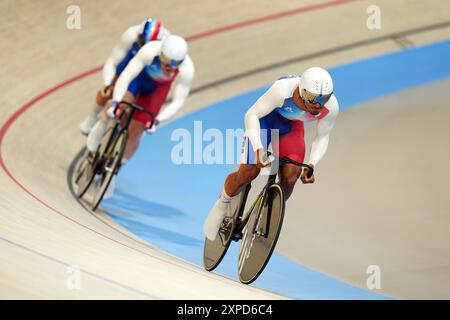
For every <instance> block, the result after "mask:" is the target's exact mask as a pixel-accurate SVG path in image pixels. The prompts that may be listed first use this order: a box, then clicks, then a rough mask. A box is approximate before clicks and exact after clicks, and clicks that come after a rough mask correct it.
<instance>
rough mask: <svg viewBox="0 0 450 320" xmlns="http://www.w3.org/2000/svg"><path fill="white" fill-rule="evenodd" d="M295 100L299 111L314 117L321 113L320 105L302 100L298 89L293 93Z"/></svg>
mask: <svg viewBox="0 0 450 320" xmlns="http://www.w3.org/2000/svg"><path fill="white" fill-rule="evenodd" d="M295 99H296V100H297V102H296V104H297V106H298V107H299V108H300V109H302V110H304V111H306V112H309V113H311V114H313V115H315V116H316V115H318V114H319V113H320V112H321V111H322V108H323V106H321V105H320V103H317V102H316V103H313V102H310V101H308V100H305V99H303V98H302V97H301V95H300V90H299V89H298V88H297V90H296V92H295Z"/></svg>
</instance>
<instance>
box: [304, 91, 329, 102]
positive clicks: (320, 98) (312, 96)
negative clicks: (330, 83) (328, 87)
mask: <svg viewBox="0 0 450 320" xmlns="http://www.w3.org/2000/svg"><path fill="white" fill-rule="evenodd" d="M332 94H333V93H330V94H316V93H312V92H309V91H308V90H306V89H303V90H302V93H301V96H302V98H303V100H306V101H308V102H310V103H318V104H320V105H321V106H323V105H325V103H327V102H328V100H330V98H331V95H332Z"/></svg>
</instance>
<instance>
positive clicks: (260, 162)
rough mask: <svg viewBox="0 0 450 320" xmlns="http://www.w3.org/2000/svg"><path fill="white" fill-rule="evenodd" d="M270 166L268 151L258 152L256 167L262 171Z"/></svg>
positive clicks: (260, 150) (261, 150) (261, 149)
mask: <svg viewBox="0 0 450 320" xmlns="http://www.w3.org/2000/svg"><path fill="white" fill-rule="evenodd" d="M269 164H270V161H269V159H268V158H267V155H266V151H265V150H264V149H263V148H260V149H258V150H256V167H257V168H259V169H262V168H264V167H267V166H268V165H269Z"/></svg>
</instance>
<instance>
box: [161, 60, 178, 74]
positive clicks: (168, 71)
mask: <svg viewBox="0 0 450 320" xmlns="http://www.w3.org/2000/svg"><path fill="white" fill-rule="evenodd" d="M161 68H162V69H163V71H164V73H165V74H172V73H173V72H174V71H175V70H176V69H177V68H172V67H171V66H170V64H166V63H162V62H161Z"/></svg>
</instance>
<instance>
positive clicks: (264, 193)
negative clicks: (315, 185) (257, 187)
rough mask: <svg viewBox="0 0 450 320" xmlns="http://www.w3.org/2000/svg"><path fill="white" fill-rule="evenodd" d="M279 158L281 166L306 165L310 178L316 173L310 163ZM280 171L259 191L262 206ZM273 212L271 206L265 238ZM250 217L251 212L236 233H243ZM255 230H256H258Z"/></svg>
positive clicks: (270, 176) (272, 175)
mask: <svg viewBox="0 0 450 320" xmlns="http://www.w3.org/2000/svg"><path fill="white" fill-rule="evenodd" d="M270 155H271V153H270V152H267V156H270ZM278 160H279V166H280V167H281V166H282V165H285V164H294V165H297V166H299V167H306V168H308V169H309V171H308V175H307V177H308V178H310V177H311V176H312V175H313V173H314V167H313V166H311V165H309V164H306V163H302V162H297V161H294V160H291V159H289V158H288V157H280V158H278ZM278 173H279V170H278V171H277V172H276V173H274V174H271V175H269V177H268V179H267V182H266V185H265V186H264V188H263V189H262V191H261V192H260V193H259V195H258V197H257V199H258V198H260V197H261V196H262V200H261V201H262V205H261V208H262V207H264V205H265V204H266V201H268V194H269V188H270V186H272V185H273V184H275V180H276V177H277V175H278ZM270 205H272V203H270ZM261 210H262V209H261ZM271 212H272V208H271V207H270V208H268V215H267V220H266V225H265V230H264V232H263V233H262V235H263V236H264V237H265V238H267V237H268V232H267V230H269V227H270V220H271ZM260 213H261V211H260V212H259V213H258V214H260ZM249 217H250V214H248V215H247V217H245V220H243V221H242V222H241V224H240V225H239V226H238V228H237V231H236V233H238V234H241V232H242V230H243V229H244V226H245V225H246V224H247V221H248V219H249ZM258 218H259V217H258ZM254 232H256V230H255V231H254ZM239 238H240V237H239Z"/></svg>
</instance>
